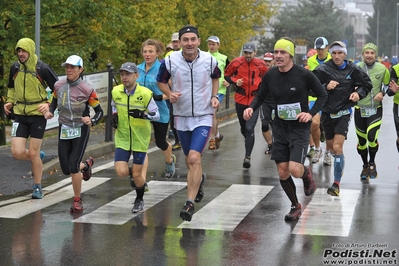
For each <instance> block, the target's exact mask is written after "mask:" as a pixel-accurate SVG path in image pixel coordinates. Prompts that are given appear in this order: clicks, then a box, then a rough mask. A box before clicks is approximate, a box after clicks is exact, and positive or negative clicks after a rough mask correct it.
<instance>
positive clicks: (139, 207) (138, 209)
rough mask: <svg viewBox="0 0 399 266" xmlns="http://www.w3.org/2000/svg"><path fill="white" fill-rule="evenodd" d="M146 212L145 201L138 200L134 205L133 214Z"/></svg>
mask: <svg viewBox="0 0 399 266" xmlns="http://www.w3.org/2000/svg"><path fill="white" fill-rule="evenodd" d="M143 210H144V200H142V199H136V200H135V201H134V203H133V209H132V213H138V212H142V211H143Z"/></svg>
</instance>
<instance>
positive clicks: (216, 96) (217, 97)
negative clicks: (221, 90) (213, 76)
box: [211, 94, 219, 101]
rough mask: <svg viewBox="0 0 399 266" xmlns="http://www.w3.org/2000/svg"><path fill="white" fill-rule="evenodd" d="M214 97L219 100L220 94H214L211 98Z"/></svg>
mask: <svg viewBox="0 0 399 266" xmlns="http://www.w3.org/2000/svg"><path fill="white" fill-rule="evenodd" d="M212 98H216V99H218V101H219V96H218V95H217V94H215V95H212V97H211V99H212Z"/></svg>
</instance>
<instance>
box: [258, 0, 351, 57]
mask: <svg viewBox="0 0 399 266" xmlns="http://www.w3.org/2000/svg"><path fill="white" fill-rule="evenodd" d="M339 16H340V11H338V10H336V9H335V8H334V7H333V5H332V3H331V2H329V3H325V1H323V0H299V3H298V6H295V7H294V6H287V7H284V8H282V9H281V10H280V13H279V14H278V15H277V18H276V22H272V23H270V25H271V27H272V29H273V30H272V32H273V34H274V38H272V39H269V40H267V39H262V41H263V42H264V43H263V44H262V47H263V46H264V47H265V48H266V49H267V50H270V48H271V47H270V44H271V43H272V44H274V43H275V42H276V40H278V39H280V38H281V37H284V36H287V37H290V38H292V39H305V40H306V41H307V43H308V45H307V46H308V48H313V42H314V40H315V39H316V38H317V37H319V36H324V37H326V38H327V40H329V41H333V40H342V39H345V38H344V32H343V29H344V24H343V22H342V20H340V18H339Z"/></svg>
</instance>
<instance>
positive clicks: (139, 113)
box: [129, 109, 145, 119]
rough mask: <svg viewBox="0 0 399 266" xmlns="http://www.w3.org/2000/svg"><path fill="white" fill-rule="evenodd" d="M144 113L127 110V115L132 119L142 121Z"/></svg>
mask: <svg viewBox="0 0 399 266" xmlns="http://www.w3.org/2000/svg"><path fill="white" fill-rule="evenodd" d="M144 114H145V113H144V111H141V110H139V109H132V110H129V115H130V116H133V117H134V118H143V119H144Z"/></svg>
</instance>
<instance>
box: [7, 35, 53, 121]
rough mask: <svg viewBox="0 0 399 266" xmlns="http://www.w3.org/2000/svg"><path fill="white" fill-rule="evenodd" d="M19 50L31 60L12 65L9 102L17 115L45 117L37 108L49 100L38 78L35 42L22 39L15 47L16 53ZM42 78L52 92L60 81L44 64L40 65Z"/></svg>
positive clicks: (8, 94)
mask: <svg viewBox="0 0 399 266" xmlns="http://www.w3.org/2000/svg"><path fill="white" fill-rule="evenodd" d="M18 48H22V49H23V50H25V51H27V52H28V53H29V58H28V60H27V61H26V62H23V63H22V62H20V61H19V60H18V61H16V62H14V63H13V64H12V65H11V68H10V76H9V80H8V93H7V102H10V103H12V104H13V105H14V113H15V114H16V115H39V116H43V114H42V113H40V112H39V111H38V109H37V106H38V105H39V104H42V103H45V102H47V101H48V99H47V91H46V88H45V87H44V86H43V85H42V83H41V82H40V80H39V78H38V77H37V74H38V73H37V71H38V70H37V66H36V65H37V63H38V58H37V56H36V54H35V42H34V41H33V40H31V39H29V38H22V39H20V40H19V41H18V43H17V45H16V46H15V51H16V52H17V51H18ZM40 77H41V79H42V80H44V81H45V83H46V84H47V85H48V86H49V87H50V89H51V90H53V89H54V83H55V82H56V81H57V80H58V78H57V75H56V74H55V73H54V72H53V70H52V69H51V68H50V67H49V66H48V65H47V64H45V63H43V62H41V64H40Z"/></svg>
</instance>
